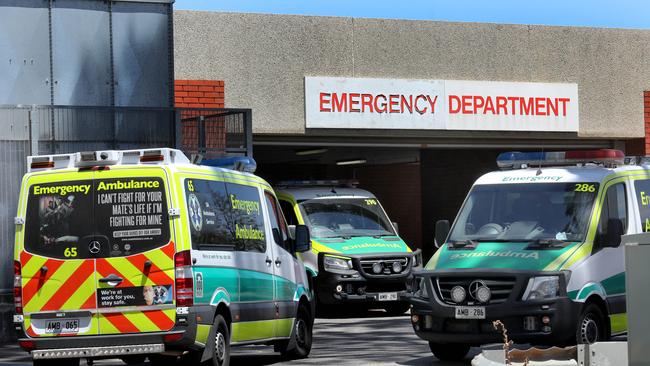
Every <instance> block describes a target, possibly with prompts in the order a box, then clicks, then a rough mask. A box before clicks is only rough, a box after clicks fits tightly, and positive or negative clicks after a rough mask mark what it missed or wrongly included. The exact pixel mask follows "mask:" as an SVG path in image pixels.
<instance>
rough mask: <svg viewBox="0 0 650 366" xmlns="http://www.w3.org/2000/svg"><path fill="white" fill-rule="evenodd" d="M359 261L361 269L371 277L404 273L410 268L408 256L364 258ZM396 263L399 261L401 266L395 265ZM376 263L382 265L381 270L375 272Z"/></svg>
mask: <svg viewBox="0 0 650 366" xmlns="http://www.w3.org/2000/svg"><path fill="white" fill-rule="evenodd" d="M359 262H360V263H361V270H362V271H363V273H364V274H366V275H368V276H370V277H374V276H376V277H390V276H397V275H402V274H404V273H405V272H407V271H408V270H409V269H410V268H409V258H408V257H387V258H373V259H362V260H360V261H359ZM394 263H399V266H394ZM375 264H378V265H379V266H381V272H379V273H375V272H374V271H373V266H374V265H375ZM394 268H397V269H399V271H395V270H394Z"/></svg>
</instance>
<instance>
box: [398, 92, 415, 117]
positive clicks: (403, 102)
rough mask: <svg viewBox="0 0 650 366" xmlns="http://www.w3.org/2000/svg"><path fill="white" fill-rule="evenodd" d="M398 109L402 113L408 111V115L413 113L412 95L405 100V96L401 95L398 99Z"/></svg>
mask: <svg viewBox="0 0 650 366" xmlns="http://www.w3.org/2000/svg"><path fill="white" fill-rule="evenodd" d="M405 107H406V108H405ZM400 109H402V112H406V110H407V109H408V110H409V113H413V96H412V95H409V97H408V99H406V96H404V95H402V96H401V97H400Z"/></svg>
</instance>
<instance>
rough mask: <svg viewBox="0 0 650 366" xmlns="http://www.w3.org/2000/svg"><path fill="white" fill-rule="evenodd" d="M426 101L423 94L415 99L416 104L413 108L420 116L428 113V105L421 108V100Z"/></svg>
mask: <svg viewBox="0 0 650 366" xmlns="http://www.w3.org/2000/svg"><path fill="white" fill-rule="evenodd" d="M425 99H427V98H425V96H424V95H422V94H420V95H418V96H417V97H415V104H414V106H413V107H414V108H415V111H416V112H418V113H420V114H425V113H427V106H426V105H425V106H424V108H420V101H421V100H425Z"/></svg>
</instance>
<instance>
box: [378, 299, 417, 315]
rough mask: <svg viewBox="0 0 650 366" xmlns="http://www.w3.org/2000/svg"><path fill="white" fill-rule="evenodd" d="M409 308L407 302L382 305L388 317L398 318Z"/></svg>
mask: <svg viewBox="0 0 650 366" xmlns="http://www.w3.org/2000/svg"><path fill="white" fill-rule="evenodd" d="M410 308H411V305H410V304H409V303H408V302H395V303H390V304H386V305H384V311H386V313H388V315H390V316H400V315H403V314H404V313H405V312H407V311H408V310H409V309H410Z"/></svg>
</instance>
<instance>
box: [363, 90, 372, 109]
mask: <svg viewBox="0 0 650 366" xmlns="http://www.w3.org/2000/svg"><path fill="white" fill-rule="evenodd" d="M366 107H368V109H369V110H370V113H372V112H373V110H372V94H361V112H365V111H366Z"/></svg>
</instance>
